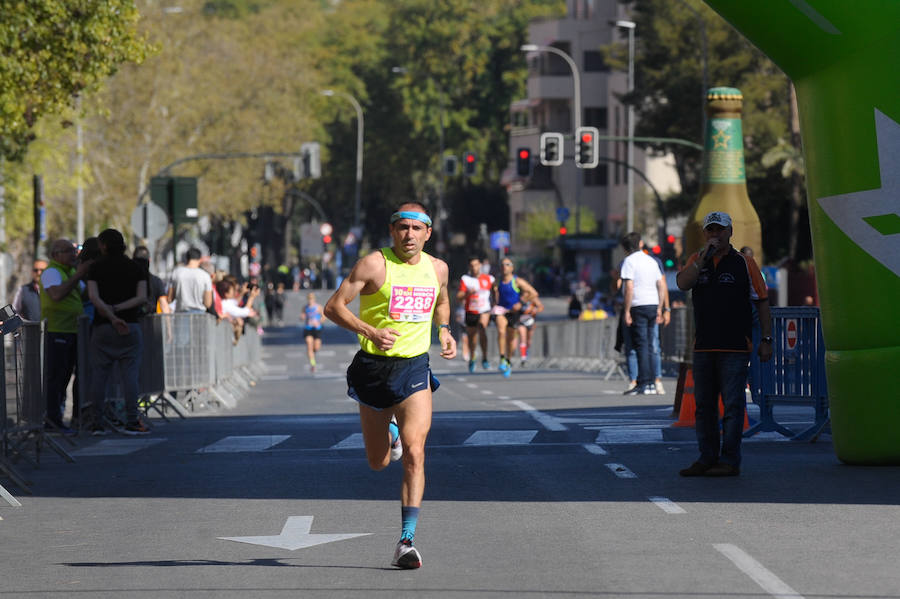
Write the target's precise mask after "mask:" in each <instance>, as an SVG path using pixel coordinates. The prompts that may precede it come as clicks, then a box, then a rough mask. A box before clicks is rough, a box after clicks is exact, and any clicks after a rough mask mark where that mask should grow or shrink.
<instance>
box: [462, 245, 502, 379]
mask: <svg viewBox="0 0 900 599" xmlns="http://www.w3.org/2000/svg"><path fill="white" fill-rule="evenodd" d="M493 285H494V277H493V276H491V275H489V274H487V273H485V272H483V271H482V264H481V260H480V259H479V258H471V259H469V272H468V273H466V274H464V275H463V276H462V278H461V280H460V282H459V293H458V294H457V295H456V299H458V300H460V301H462V302H464V306H465V311H466V316H465V318H466V321H465V325H466V336H467V338H468V344H469V372H475V347H476V343H478V344H480V345H481V367H482V368H484V369H485V370H487V369H488V368H490V367H491V363H490V361H488V356H487V327H488V323H490V321H491V288H492V287H493Z"/></svg>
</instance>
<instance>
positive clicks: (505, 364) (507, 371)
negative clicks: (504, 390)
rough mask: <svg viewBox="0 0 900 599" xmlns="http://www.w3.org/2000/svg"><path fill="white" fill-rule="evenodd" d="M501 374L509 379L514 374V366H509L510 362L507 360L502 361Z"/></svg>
mask: <svg viewBox="0 0 900 599" xmlns="http://www.w3.org/2000/svg"><path fill="white" fill-rule="evenodd" d="M500 374H502V375H503V378H505V379H508V378H509V377H510V375H511V374H512V366H510V365H509V360H507V359H506V358H504V359H502V360H500Z"/></svg>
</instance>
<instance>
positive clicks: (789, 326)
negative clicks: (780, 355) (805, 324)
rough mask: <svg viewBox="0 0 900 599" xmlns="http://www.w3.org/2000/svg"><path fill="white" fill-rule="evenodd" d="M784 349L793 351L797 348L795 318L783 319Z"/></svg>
mask: <svg viewBox="0 0 900 599" xmlns="http://www.w3.org/2000/svg"><path fill="white" fill-rule="evenodd" d="M785 345H786V347H785V349H787V350H788V351H794V350H795V349H797V319H796V318H788V319H787V321H785Z"/></svg>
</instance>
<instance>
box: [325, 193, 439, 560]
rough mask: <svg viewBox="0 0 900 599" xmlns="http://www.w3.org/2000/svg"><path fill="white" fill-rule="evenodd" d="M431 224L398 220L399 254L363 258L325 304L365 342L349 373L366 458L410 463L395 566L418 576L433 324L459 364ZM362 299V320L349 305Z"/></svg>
mask: <svg viewBox="0 0 900 599" xmlns="http://www.w3.org/2000/svg"><path fill="white" fill-rule="evenodd" d="M431 231H432V229H431V218H430V217H429V216H428V214H427V213H426V211H425V207H424V206H423V205H422V204H419V203H417V202H410V203H406V204H402V205H401V206H400V207H399V208H398V210H397V211H396V212H394V214H392V215H391V224H390V227H389V232H390V235H391V239H392V240H393V247H390V248H382V249H381V251H378V252H372V253H371V254H369V255H368V256H365V257H363V258H361V259H360V260H359V261H358V262H357V263H356V265H355V266H354V267H353V270H352V271H351V272H350V276H349V277H347V279H345V280H344V282H343V283H341V286H340V288H339V289H338V290H337V291H336V292H335V293H334V295H332V296H331V298H330V299H329V300H328V302H327V303H326V304H325V316H327V317H328V318H329V319H330V320H331V321H332V322H335V323H337V324H338V325H340V326H342V327H344V328H345V329H348V330H350V331H353V332H355V333H356V334H357V335H358V336H359V343H360V347H361V349H360V351H359V352H358V353H357V354H356V356H355V357H354V358H353V362H352V363H351V364H350V367H349V368H348V369H347V385H348V391H347V394H348V395H350V397H352V398H353V399H355V400H356V401H358V402H359V419H360V423H361V425H362V433H363V440H364V442H365V445H366V457H367V458H368V461H369V466H370V467H371V468H372V469H373V470H381V469H383V468H385V467H386V466H387V465H388V464H389V463H390V462H391V461H393V460H397V459H400V457H401V455H402V458H403V485H402V488H401V496H400V501H401V518H402V531H401V533H400V542H398V543H397V547H396V548H395V550H394V558H393V561H392V562H391V563H392V564H393V565H394V566H398V567H400V568H418V567H420V566H421V565H422V556H421V554H420V553H419V551H418V550H417V549H416V548H415V547H414V546H413V537H414V536H415V532H416V523H417V521H418V517H419V507H420V506H421V504H422V495H423V494H424V492H425V438H426V437H427V436H428V431H429V429H430V428H431V392H432V391H433V390H434V389H437V387H438V384H439V383H438V381H437V379H435V378H434V377H433V376H432V374H431V369H430V368H429V365H428V349H429V347H430V346H431V327H432V320H436V321H437V324H438V326H439V327H440V328H439V338H440V343H441V357H442V358H445V359H447V360H452V359H453V358H455V357H456V341H455V340H454V339H453V335H451V334H450V299H449V295H448V292H447V281H448V278H449V269H448V268H447V264H446V263H445V262H444V261H443V260H438V259H437V258H434V257H432V256H429V255H428V254H426V253H425V252H423V251H422V248H423V247H424V245H425V242H426V241H428V239H429V238H430V237H431ZM356 296H359V317H357V316H356V315H355V314H353V312H352V311H351V310H350V309H349V308H347V304H349V303H350V302H351V301H353V300H354V299H355V298H356Z"/></svg>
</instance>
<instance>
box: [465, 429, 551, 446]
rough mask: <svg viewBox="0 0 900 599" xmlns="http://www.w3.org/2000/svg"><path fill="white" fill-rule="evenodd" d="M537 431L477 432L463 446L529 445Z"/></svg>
mask: <svg viewBox="0 0 900 599" xmlns="http://www.w3.org/2000/svg"><path fill="white" fill-rule="evenodd" d="M535 435H537V431H475V432H474V433H472V434H471V436H469V438H468V439H466V440H465V441H464V442H463V445H528V444H529V443H531V440H532V439H534V436H535Z"/></svg>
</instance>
